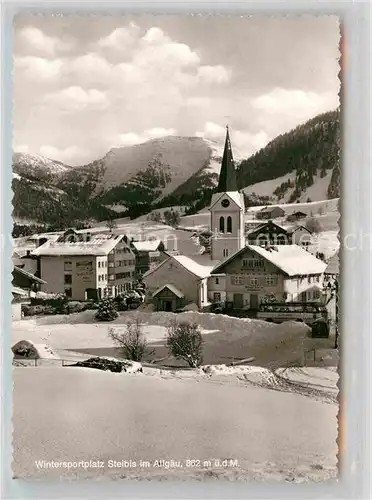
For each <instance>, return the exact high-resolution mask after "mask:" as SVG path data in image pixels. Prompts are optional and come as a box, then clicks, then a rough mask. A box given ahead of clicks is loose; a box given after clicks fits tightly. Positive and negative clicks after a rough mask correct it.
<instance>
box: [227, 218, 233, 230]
mask: <svg viewBox="0 0 372 500" xmlns="http://www.w3.org/2000/svg"><path fill="white" fill-rule="evenodd" d="M226 232H227V233H232V219H231V217H230V215H229V216H228V218H227V227H226Z"/></svg>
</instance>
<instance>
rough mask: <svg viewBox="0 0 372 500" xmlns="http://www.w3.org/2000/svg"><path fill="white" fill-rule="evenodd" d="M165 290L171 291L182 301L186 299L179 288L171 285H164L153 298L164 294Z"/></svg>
mask: <svg viewBox="0 0 372 500" xmlns="http://www.w3.org/2000/svg"><path fill="white" fill-rule="evenodd" d="M164 288H168V290H170V291H171V292H172V293H174V295H176V297H178V298H179V299H182V298H183V297H184V294H183V293H182V292H180V290H178V288H177V287H175V286H174V285H171V284H170V283H167V284H166V285H163V286H161V287H160V288H158V289H157V290H156V291H155V292H154V293H153V294H152V296H153V297H156V295H159V293H160V292H162V291H163V290H164Z"/></svg>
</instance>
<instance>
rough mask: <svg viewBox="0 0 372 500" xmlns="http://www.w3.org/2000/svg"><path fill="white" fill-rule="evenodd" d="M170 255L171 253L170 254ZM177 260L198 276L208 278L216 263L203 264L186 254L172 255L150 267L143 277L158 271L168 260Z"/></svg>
mask: <svg viewBox="0 0 372 500" xmlns="http://www.w3.org/2000/svg"><path fill="white" fill-rule="evenodd" d="M168 255H169V254H168ZM171 260H173V261H176V262H178V264H180V265H181V266H182V267H184V268H185V269H187V271H189V272H190V273H192V274H194V275H195V276H197V277H198V278H200V279H202V278H207V277H208V276H209V275H210V274H211V272H212V269H213V267H214V265H209V266H207V265H203V264H199V263H198V262H195V260H193V259H191V258H190V257H186V256H185V255H170V256H169V257H168V259H165V260H163V262H161V263H160V264H159V265H157V266H156V267H154V268H153V269H150V270H149V271H147V272H146V273H145V274H144V275H143V278H146V276H149V275H150V274H152V273H154V272H156V271H157V270H158V269H159V268H160V267H162V266H163V265H164V264H165V263H166V262H169V261H171Z"/></svg>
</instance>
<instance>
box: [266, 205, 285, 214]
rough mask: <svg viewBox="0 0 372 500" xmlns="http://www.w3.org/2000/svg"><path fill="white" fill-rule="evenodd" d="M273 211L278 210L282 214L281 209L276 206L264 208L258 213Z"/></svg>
mask: <svg viewBox="0 0 372 500" xmlns="http://www.w3.org/2000/svg"><path fill="white" fill-rule="evenodd" d="M273 210H280V211H282V212H283V213H284V210H283V209H282V207H278V206H277V205H270V206H268V207H264V208H262V209H261V210H260V213H263V214H264V213H271V212H272V211H273Z"/></svg>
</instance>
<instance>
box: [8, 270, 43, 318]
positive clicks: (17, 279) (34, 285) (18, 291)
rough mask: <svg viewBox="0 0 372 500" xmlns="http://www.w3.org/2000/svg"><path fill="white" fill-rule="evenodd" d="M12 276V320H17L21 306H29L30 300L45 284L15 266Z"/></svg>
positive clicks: (20, 315) (19, 316)
mask: <svg viewBox="0 0 372 500" xmlns="http://www.w3.org/2000/svg"><path fill="white" fill-rule="evenodd" d="M12 274H13V278H12V319H13V320H19V319H21V318H22V305H23V304H30V301H31V298H32V297H34V296H35V295H36V292H37V291H38V290H40V287H41V286H42V285H46V282H45V281H44V280H42V279H40V278H38V277H37V276H34V275H33V274H31V273H29V272H27V271H25V270H24V269H22V268H19V267H17V266H14V267H13V273H12Z"/></svg>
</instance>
